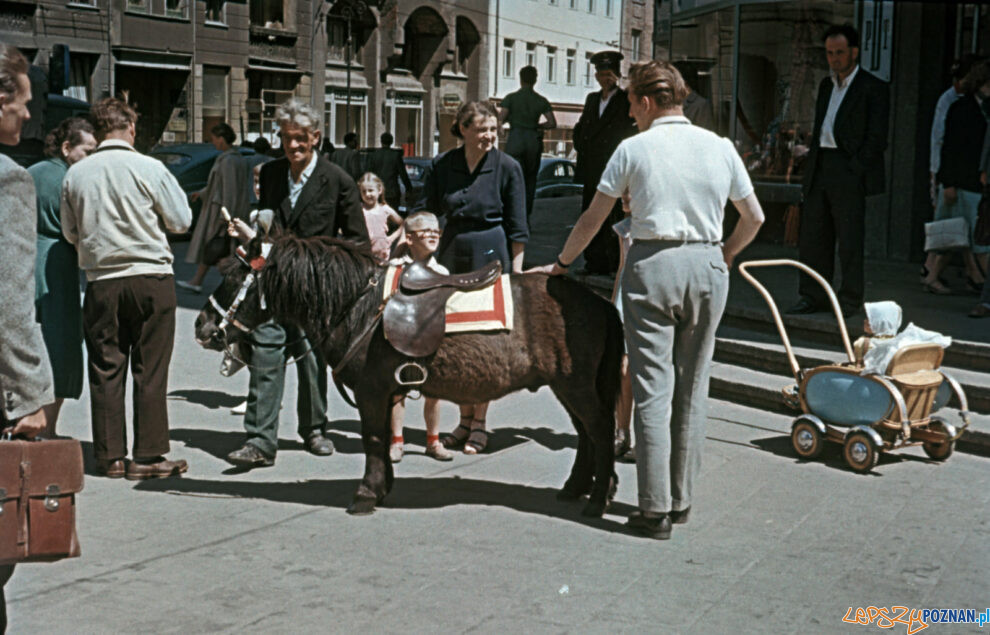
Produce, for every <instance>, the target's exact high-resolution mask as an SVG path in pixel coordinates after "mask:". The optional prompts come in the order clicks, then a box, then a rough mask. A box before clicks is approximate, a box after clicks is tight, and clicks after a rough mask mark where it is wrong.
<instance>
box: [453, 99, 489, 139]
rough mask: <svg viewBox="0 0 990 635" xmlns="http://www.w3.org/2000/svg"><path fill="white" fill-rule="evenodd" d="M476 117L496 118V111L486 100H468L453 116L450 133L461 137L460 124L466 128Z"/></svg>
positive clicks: (462, 136)
mask: <svg viewBox="0 0 990 635" xmlns="http://www.w3.org/2000/svg"><path fill="white" fill-rule="evenodd" d="M478 117H485V118H486V119H487V118H488V117H495V119H498V112H496V111H495V106H492V105H491V103H489V102H487V101H469V102H467V103H466V104H464V105H463V106H461V107H460V109H458V111H457V116H455V117H454V124H453V125H452V126H451V127H450V133H451V134H453V135H454V136H455V137H457V138H458V139H463V138H464V135H462V134H461V126H464V127H465V128H467V127H468V126H470V125H471V124H472V123H473V122H474V120H475V119H477V118H478Z"/></svg>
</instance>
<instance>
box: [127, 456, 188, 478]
mask: <svg viewBox="0 0 990 635" xmlns="http://www.w3.org/2000/svg"><path fill="white" fill-rule="evenodd" d="M188 469H189V464H188V463H186V462H185V461H183V460H182V459H179V460H178V461H169V460H168V459H166V458H165V457H163V456H160V457H158V458H157V459H155V460H154V462H151V463H138V462H137V461H131V463H130V465H128V466H127V472H126V473H125V474H124V478H126V479H127V480H128V481H143V480H145V479H149V478H165V477H167V476H175V475H177V474H182V473H184V472H185V471H186V470H188Z"/></svg>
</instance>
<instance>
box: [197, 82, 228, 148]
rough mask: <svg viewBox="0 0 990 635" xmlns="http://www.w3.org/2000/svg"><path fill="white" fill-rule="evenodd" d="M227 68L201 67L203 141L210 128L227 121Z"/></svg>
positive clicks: (206, 139)
mask: <svg viewBox="0 0 990 635" xmlns="http://www.w3.org/2000/svg"><path fill="white" fill-rule="evenodd" d="M227 85H228V82H227V69H225V68H211V67H204V68H203V101H202V104H203V141H209V140H210V129H211V128H213V126H215V125H217V124H220V123H224V122H226V121H227V100H228V88H227Z"/></svg>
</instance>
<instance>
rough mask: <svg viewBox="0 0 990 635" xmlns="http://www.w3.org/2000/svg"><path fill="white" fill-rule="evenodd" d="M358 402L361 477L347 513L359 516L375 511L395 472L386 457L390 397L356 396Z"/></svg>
mask: <svg viewBox="0 0 990 635" xmlns="http://www.w3.org/2000/svg"><path fill="white" fill-rule="evenodd" d="M379 394H380V393H379ZM362 397H363V395H362ZM357 403H358V412H359V413H360V415H361V443H362V445H363V446H364V478H362V479H361V484H360V485H358V488H357V491H355V492H354V498H353V500H352V501H351V505H350V507H348V508H347V513H349V514H355V515H361V514H370V513H372V512H374V511H375V506H376V505H377V504H378V503H380V502H381V501H382V499H384V498H385V495H386V494H388V492H389V490H390V489H391V488H392V481H393V479H394V474H393V472H392V462H391V460H389V458H388V444H389V441H390V434H391V417H392V399H391V397H390V396H389V397H386V398H381V397H380V396H373V397H364V398H361V397H358V401H357Z"/></svg>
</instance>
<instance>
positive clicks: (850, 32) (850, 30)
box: [822, 24, 859, 48]
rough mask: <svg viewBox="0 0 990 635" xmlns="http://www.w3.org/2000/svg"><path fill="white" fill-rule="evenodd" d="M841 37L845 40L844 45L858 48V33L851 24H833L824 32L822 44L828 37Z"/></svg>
mask: <svg viewBox="0 0 990 635" xmlns="http://www.w3.org/2000/svg"><path fill="white" fill-rule="evenodd" d="M839 35H841V36H842V37H844V38H846V43H847V44H848V45H849V46H850V47H853V46H855V47H856V48H859V31H857V30H856V28H855V27H854V26H853V25H851V24H833V25H832V26H830V27H828V29H826V31H825V35H823V36H822V42H824V41H825V40H827V39H829V38H830V37H836V36H839Z"/></svg>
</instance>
